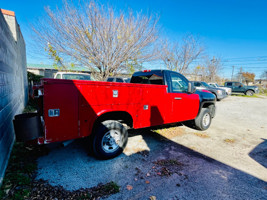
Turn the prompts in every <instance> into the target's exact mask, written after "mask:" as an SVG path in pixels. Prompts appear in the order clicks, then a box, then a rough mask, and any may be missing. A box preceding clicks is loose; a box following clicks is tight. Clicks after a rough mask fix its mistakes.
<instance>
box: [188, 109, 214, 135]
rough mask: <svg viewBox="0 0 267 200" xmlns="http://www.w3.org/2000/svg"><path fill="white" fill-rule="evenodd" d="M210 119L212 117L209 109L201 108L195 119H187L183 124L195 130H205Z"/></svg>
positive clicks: (208, 125)
mask: <svg viewBox="0 0 267 200" xmlns="http://www.w3.org/2000/svg"><path fill="white" fill-rule="evenodd" d="M211 119H212V116H211V111H210V109H208V108H202V109H201V111H200V113H199V115H198V116H197V117H196V119H194V120H191V121H187V122H185V123H184V124H185V125H186V126H188V127H190V128H194V129H196V130H201V131H205V130H207V129H208V128H209V127H210V124H211Z"/></svg>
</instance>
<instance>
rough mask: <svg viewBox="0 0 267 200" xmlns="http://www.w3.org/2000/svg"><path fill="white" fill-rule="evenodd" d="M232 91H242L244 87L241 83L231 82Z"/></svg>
mask: <svg viewBox="0 0 267 200" xmlns="http://www.w3.org/2000/svg"><path fill="white" fill-rule="evenodd" d="M233 92H240V93H242V92H244V87H243V85H242V84H241V83H239V82H235V83H233Z"/></svg>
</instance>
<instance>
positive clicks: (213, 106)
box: [202, 103, 216, 118]
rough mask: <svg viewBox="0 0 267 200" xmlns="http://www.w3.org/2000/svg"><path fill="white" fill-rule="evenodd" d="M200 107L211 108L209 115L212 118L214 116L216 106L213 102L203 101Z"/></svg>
mask: <svg viewBox="0 0 267 200" xmlns="http://www.w3.org/2000/svg"><path fill="white" fill-rule="evenodd" d="M202 108H209V109H211V117H212V118H213V117H214V116H215V112H216V108H215V105H214V104H213V103H205V104H204V105H203V106H202Z"/></svg>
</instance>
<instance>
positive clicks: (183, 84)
mask: <svg viewBox="0 0 267 200" xmlns="http://www.w3.org/2000/svg"><path fill="white" fill-rule="evenodd" d="M170 75H171V84H172V92H187V90H188V81H186V80H185V79H184V78H183V77H181V76H179V75H178V74H174V73H171V74H170Z"/></svg>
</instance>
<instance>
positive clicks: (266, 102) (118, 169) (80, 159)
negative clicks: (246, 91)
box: [37, 96, 267, 199]
mask: <svg viewBox="0 0 267 200" xmlns="http://www.w3.org/2000/svg"><path fill="white" fill-rule="evenodd" d="M85 149H86V144H85V143H84V141H80V140H79V141H76V142H74V143H72V144H70V145H68V146H67V147H61V146H59V145H58V146H57V145H53V146H51V152H50V153H49V155H47V156H43V157H41V158H40V159H39V160H38V176H37V179H44V180H47V181H48V182H49V183H50V184H52V185H61V186H63V187H64V188H65V189H67V190H77V189H80V188H89V187H94V186H96V185H98V184H99V183H107V182H110V181H114V182H116V183H117V184H118V185H119V186H120V192H119V193H117V194H114V195H112V196H110V197H109V198H108V199H149V198H150V199H153V198H154V199H155V198H156V199H266V196H267V97H262V98H249V97H238V96H231V97H228V98H226V99H224V100H222V101H220V102H218V103H217V114H216V116H215V118H214V119H213V121H212V125H211V127H210V128H209V129H208V130H207V131H204V132H201V131H196V130H193V129H190V128H187V127H184V126H180V127H176V128H170V129H162V130H156V131H152V130H141V131H140V130H139V131H131V133H130V137H129V142H128V145H127V147H126V149H125V151H124V153H123V154H122V155H121V156H119V157H117V158H114V159H112V160H106V161H99V160H96V159H95V158H94V157H92V156H90V155H88V154H87V152H86V150H85Z"/></svg>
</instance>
